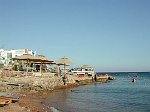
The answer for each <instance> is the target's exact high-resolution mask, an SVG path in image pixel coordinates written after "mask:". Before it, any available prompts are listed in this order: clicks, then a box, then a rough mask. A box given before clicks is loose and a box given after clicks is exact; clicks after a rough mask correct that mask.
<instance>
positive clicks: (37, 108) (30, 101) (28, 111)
mask: <svg viewBox="0 0 150 112" xmlns="http://www.w3.org/2000/svg"><path fill="white" fill-rule="evenodd" d="M78 85H79V84H68V85H65V86H62V87H59V88H55V90H61V89H67V88H72V87H76V86H78ZM55 90H53V91H55ZM53 91H41V92H37V91H30V92H29V91H24V92H19V93H18V92H17V93H14V94H16V95H17V96H18V97H19V101H18V102H16V103H11V104H9V105H6V106H4V107H0V112H52V111H51V109H50V108H48V107H47V106H46V105H45V99H46V97H47V96H48V95H49V93H51V92H53Z"/></svg>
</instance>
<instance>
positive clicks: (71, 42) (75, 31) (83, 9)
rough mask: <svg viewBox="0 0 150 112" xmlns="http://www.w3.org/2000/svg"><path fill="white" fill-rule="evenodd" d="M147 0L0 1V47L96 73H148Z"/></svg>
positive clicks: (149, 30)
mask: <svg viewBox="0 0 150 112" xmlns="http://www.w3.org/2000/svg"><path fill="white" fill-rule="evenodd" d="M149 6H150V1H149V0H0V46H1V48H5V49H12V48H15V49H24V48H28V49H32V50H35V51H37V53H38V54H44V55H46V56H47V57H49V58H51V59H53V60H58V59H59V58H61V57H63V56H68V57H70V58H71V59H72V60H73V61H74V62H75V64H74V65H73V66H78V65H82V64H88V65H91V66H93V67H94V68H95V70H96V71H103V72H104V71H150V50H149V49H150V7H149Z"/></svg>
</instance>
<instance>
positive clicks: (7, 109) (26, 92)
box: [0, 73, 108, 112]
mask: <svg viewBox="0 0 150 112" xmlns="http://www.w3.org/2000/svg"><path fill="white" fill-rule="evenodd" d="M67 78H68V82H67V83H66V84H65V85H64V83H63V80H62V77H58V76H55V75H54V74H53V73H45V74H43V75H42V76H35V75H33V76H31V75H29V76H18V75H17V76H13V77H10V76H9V77H2V78H1V82H0V85H1V89H0V90H1V93H7V94H11V95H15V96H17V97H19V101H18V102H16V103H11V104H9V105H6V106H4V107H1V108H0V111H1V112H13V111H14V110H15V111H16V112H20V111H22V112H27V111H30V112H46V111H47V112H50V111H51V110H53V108H52V107H51V106H46V104H45V103H46V102H45V99H46V98H47V97H48V96H49V95H50V93H53V92H54V91H57V90H60V91H61V90H66V89H69V88H74V87H78V86H80V85H87V84H90V83H92V81H93V79H92V78H91V77H82V78H79V77H76V76H72V75H68V76H67ZM106 80H108V79H106Z"/></svg>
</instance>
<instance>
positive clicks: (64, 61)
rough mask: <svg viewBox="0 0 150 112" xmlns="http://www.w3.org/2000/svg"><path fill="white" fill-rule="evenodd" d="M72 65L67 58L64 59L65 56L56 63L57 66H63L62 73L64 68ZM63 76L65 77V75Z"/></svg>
mask: <svg viewBox="0 0 150 112" xmlns="http://www.w3.org/2000/svg"><path fill="white" fill-rule="evenodd" d="M72 63H73V62H72V61H71V60H70V59H69V58H68V57H65V56H64V57H63V58H61V59H60V60H58V61H57V64H58V65H64V71H65V70H66V66H67V65H70V64H72ZM64 75H66V73H65V74H64Z"/></svg>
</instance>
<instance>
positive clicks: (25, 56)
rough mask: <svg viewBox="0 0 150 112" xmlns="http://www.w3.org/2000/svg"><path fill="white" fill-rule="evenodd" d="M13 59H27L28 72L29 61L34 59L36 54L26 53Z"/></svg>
mask: <svg viewBox="0 0 150 112" xmlns="http://www.w3.org/2000/svg"><path fill="white" fill-rule="evenodd" d="M12 59H13V60H22V61H23V60H26V61H27V72H28V63H29V61H33V60H34V56H32V55H30V54H24V55H21V56H16V57H14V58H12Z"/></svg>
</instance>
